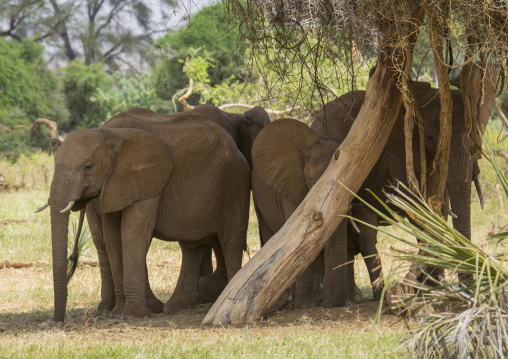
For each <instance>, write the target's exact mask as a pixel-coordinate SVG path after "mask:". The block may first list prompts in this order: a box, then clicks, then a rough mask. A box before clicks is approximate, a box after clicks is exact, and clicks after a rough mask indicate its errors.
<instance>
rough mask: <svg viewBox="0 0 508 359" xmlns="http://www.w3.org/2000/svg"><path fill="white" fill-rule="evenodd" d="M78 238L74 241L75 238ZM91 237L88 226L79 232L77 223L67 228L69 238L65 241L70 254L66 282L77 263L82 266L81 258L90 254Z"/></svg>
mask: <svg viewBox="0 0 508 359" xmlns="http://www.w3.org/2000/svg"><path fill="white" fill-rule="evenodd" d="M78 236H79V238H78V239H77V241H76V238H77V237H78ZM91 238H92V236H91V235H90V231H89V230H88V226H84V228H83V230H82V231H80V230H79V228H78V224H77V222H73V223H72V224H71V228H69V237H68V240H67V252H68V253H70V256H69V258H68V259H67V262H68V263H67V268H68V269H67V281H70V280H71V278H72V276H73V274H74V271H75V270H76V267H77V266H78V263H80V264H83V258H85V257H86V256H87V255H89V254H90V252H91V250H92V243H91V242H92V241H91Z"/></svg>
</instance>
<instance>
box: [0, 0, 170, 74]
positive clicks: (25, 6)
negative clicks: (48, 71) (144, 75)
mask: <svg viewBox="0 0 508 359" xmlns="http://www.w3.org/2000/svg"><path fill="white" fill-rule="evenodd" d="M177 4H178V1H176V0H163V1H159V2H155V1H154V2H153V4H152V3H147V2H145V1H142V0H130V1H121V0H90V1H88V0H79V1H70V0H18V1H7V0H0V14H1V15H2V20H1V22H0V25H1V27H0V36H4V37H10V38H12V39H15V40H17V41H21V39H23V38H27V37H28V38H31V39H32V40H34V41H42V42H44V44H46V45H49V46H50V47H51V48H54V49H55V50H56V53H55V55H57V56H62V57H63V58H65V59H66V60H67V61H72V60H74V59H76V58H80V59H82V60H83V62H84V63H85V64H86V65H90V64H92V63H94V62H103V63H105V64H107V65H109V66H112V67H113V68H117V67H118V66H119V64H118V62H119V61H120V62H121V63H126V64H128V65H132V63H133V62H134V61H133V60H134V55H135V54H138V57H139V58H138V59H137V60H138V62H139V61H140V60H141V62H143V61H144V60H145V59H144V56H146V52H147V49H148V48H149V45H150V43H151V42H152V37H153V35H154V34H155V33H156V32H158V31H166V29H165V28H164V23H165V22H167V18H168V16H169V14H170V10H172V9H175V8H176V6H177ZM155 5H157V6H155ZM152 9H156V11H157V12H159V15H160V17H159V18H160V21H156V20H155V19H154V16H153V15H152ZM173 11H174V10H173Z"/></svg>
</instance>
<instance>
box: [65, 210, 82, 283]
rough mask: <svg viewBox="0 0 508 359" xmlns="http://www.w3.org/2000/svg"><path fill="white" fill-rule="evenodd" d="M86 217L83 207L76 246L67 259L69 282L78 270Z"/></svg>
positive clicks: (75, 241)
mask: <svg viewBox="0 0 508 359" xmlns="http://www.w3.org/2000/svg"><path fill="white" fill-rule="evenodd" d="M84 219H85V209H84V208H83V209H82V210H81V211H80V212H79V222H78V230H77V231H76V237H75V238H74V248H73V250H72V253H71V255H70V257H69V258H68V259H67V263H68V264H67V283H69V282H70V280H71V278H72V276H73V275H74V272H75V271H76V267H77V266H78V258H79V250H78V247H79V246H78V243H79V237H81V230H82V229H83V221H84Z"/></svg>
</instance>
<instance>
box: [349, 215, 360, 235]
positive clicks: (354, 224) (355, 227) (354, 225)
mask: <svg viewBox="0 0 508 359" xmlns="http://www.w3.org/2000/svg"><path fill="white" fill-rule="evenodd" d="M349 223H351V225H352V226H353V228H354V229H355V231H357V232H358V233H360V228H358V226H357V225H356V223H355V221H353V219H351V218H349Z"/></svg>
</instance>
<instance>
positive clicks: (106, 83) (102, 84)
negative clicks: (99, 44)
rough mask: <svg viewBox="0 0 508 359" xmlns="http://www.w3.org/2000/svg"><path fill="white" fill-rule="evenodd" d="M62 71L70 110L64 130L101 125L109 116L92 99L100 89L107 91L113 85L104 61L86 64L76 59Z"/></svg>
mask: <svg viewBox="0 0 508 359" xmlns="http://www.w3.org/2000/svg"><path fill="white" fill-rule="evenodd" d="M61 72H62V75H63V83H64V91H65V95H66V97H67V107H68V109H69V112H70V117H69V120H68V121H67V122H65V123H64V125H63V127H62V130H66V131H70V130H73V129H76V128H89V127H97V126H99V125H100V124H101V123H102V122H103V121H104V120H106V119H107V117H106V114H105V113H104V112H102V111H101V110H100V107H99V106H98V105H97V104H96V103H93V102H92V100H91V99H92V97H93V96H96V95H97V94H98V91H107V90H109V89H111V88H112V86H113V81H112V80H111V78H110V77H109V76H108V74H107V73H106V71H104V68H103V65H102V63H94V64H92V65H90V66H86V65H85V64H84V63H82V62H81V61H79V60H74V61H71V62H70V63H69V64H68V65H67V66H66V67H64V68H63V69H62V70H61Z"/></svg>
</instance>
